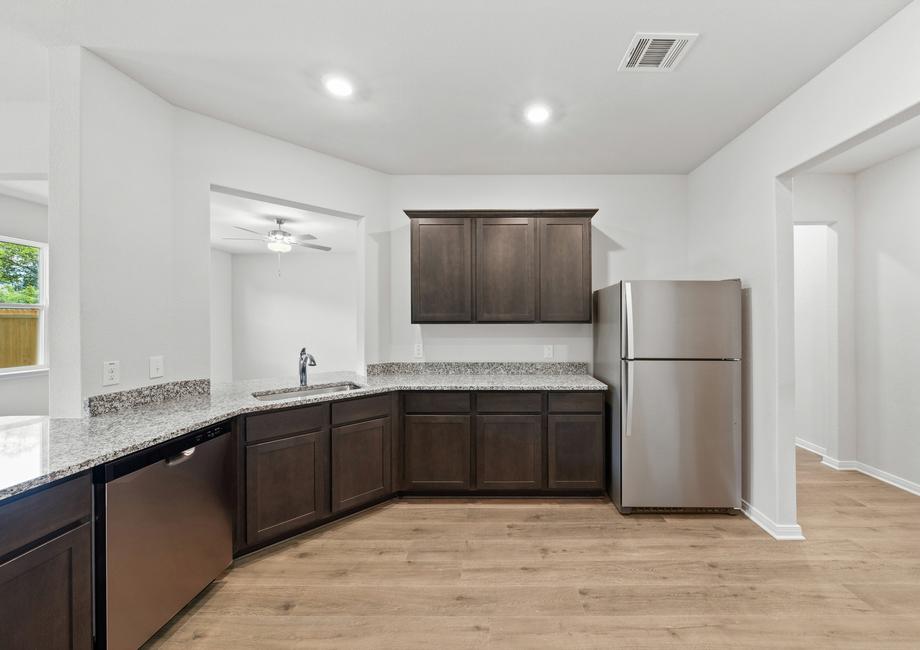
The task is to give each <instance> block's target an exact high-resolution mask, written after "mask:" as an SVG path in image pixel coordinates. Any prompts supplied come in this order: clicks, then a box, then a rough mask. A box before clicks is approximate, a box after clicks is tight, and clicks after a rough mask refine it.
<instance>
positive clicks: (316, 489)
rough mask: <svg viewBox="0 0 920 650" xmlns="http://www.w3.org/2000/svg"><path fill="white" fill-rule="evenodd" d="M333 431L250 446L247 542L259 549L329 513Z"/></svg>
mask: <svg viewBox="0 0 920 650" xmlns="http://www.w3.org/2000/svg"><path fill="white" fill-rule="evenodd" d="M328 436H329V430H328V429H323V430H322V431H315V432H313V433H304V434H301V435H297V436H291V437H290V438H283V439H281V440H274V441H272V442H263V443H259V444H255V445H249V446H248V447H246V542H247V543H248V544H258V543H261V542H265V541H268V540H271V539H275V538H276V537H280V536H281V535H283V534H284V533H287V532H289V531H292V530H296V529H298V528H301V527H303V526H305V525H306V524H308V523H310V522H311V521H314V520H316V519H320V518H321V517H323V516H324V515H326V514H327V513H328V512H329V506H328V504H327V496H326V494H327V493H326V481H327V478H326V477H327V471H326V462H327V461H326V459H327V457H328V453H327V439H328Z"/></svg>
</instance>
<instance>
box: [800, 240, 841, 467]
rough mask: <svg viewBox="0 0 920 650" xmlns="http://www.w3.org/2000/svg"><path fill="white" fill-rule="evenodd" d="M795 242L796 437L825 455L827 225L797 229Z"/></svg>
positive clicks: (828, 314) (828, 295) (828, 322)
mask: <svg viewBox="0 0 920 650" xmlns="http://www.w3.org/2000/svg"><path fill="white" fill-rule="evenodd" d="M794 240H795V241H794V246H795V435H796V438H797V439H799V440H802V441H804V442H806V443H808V444H810V445H811V446H812V447H814V448H817V449H820V450H823V453H826V451H827V443H828V439H829V438H830V432H829V430H828V429H829V426H830V423H829V422H828V415H829V410H830V404H829V399H828V398H829V395H828V390H827V387H828V383H829V381H830V379H831V373H830V368H829V365H830V357H831V343H830V331H829V330H830V327H831V320H832V318H831V316H832V314H831V304H830V301H831V292H830V278H829V275H830V273H831V272H832V269H831V268H829V266H828V257H829V256H828V248H829V247H830V246H831V241H830V237H829V232H828V226H824V225H796V226H795V231H794Z"/></svg>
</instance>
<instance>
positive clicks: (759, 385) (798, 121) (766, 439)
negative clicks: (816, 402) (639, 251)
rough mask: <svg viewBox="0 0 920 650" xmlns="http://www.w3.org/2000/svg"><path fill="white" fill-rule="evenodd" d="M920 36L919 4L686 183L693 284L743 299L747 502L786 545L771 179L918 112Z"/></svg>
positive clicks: (786, 276) (785, 399)
mask: <svg viewBox="0 0 920 650" xmlns="http://www.w3.org/2000/svg"><path fill="white" fill-rule="evenodd" d="M918 25H920V2H917V1H915V2H913V3H911V4H910V5H908V6H907V7H906V8H905V9H903V10H902V11H901V12H899V13H898V14H896V15H895V16H894V17H893V18H892V19H891V20H889V21H888V22H887V23H885V24H884V25H882V26H881V27H880V28H879V29H878V30H877V31H876V32H874V33H873V34H871V35H870V36H868V37H867V38H866V39H864V40H863V41H861V42H860V43H859V44H858V45H856V46H855V47H854V48H853V49H852V50H850V51H849V52H848V53H846V54H845V55H844V56H842V57H841V58H840V59H838V60H837V61H835V62H834V63H833V64H831V65H830V66H829V67H828V68H826V69H825V70H824V71H823V72H821V73H820V74H819V75H817V76H816V77H815V78H814V79H812V80H811V81H809V82H808V83H807V84H805V85H804V86H802V87H801V88H800V89H799V90H797V91H796V92H795V93H793V94H792V95H791V96H790V97H788V98H787V99H786V100H784V101H783V102H782V103H780V104H779V105H778V106H777V107H776V108H774V109H773V110H772V111H770V112H769V113H768V114H767V115H765V116H764V117H763V118H761V119H760V120H759V121H758V122H757V123H756V124H754V125H753V126H751V127H750V128H749V129H747V130H746V131H745V132H744V133H742V134H741V135H739V136H738V137H737V138H735V139H734V140H733V141H732V142H731V143H729V144H728V145H726V146H725V147H724V148H723V149H721V150H720V151H719V152H717V153H716V154H715V155H713V156H712V157H711V158H710V159H709V160H707V161H706V162H704V163H703V164H702V165H700V166H699V167H698V168H697V169H696V170H694V171H693V173H691V174H690V179H689V228H688V233H689V261H690V269H691V272H692V273H693V274H694V275H696V276H701V277H704V276H716V277H725V276H736V277H741V278H742V279H743V280H744V286H745V288H746V289H747V293H746V296H747V300H748V306H747V307H746V309H747V313H748V324H747V330H748V332H749V336H748V340H747V341H746V342H745V355H746V356H747V357H748V360H747V367H748V369H747V372H746V377H745V387H744V390H745V400H746V404H747V407H746V416H745V423H744V434H743V437H744V452H743V455H744V467H743V474H744V477H745V479H744V486H743V498H744V500H745V502H746V503H747V504H748V506H747V507H748V509H749V510H750V511H751V512H753V513H754V514H755V516H758V517H759V518H760V521H762V522H763V523H764V524H765V525H766V526H767V527H769V528H770V529H771V531H772V532H774V533H775V534H778V535H781V536H795V535H797V534H798V533H799V529H798V526H797V525H796V514H795V513H796V506H795V446H794V414H793V405H794V370H793V365H794V364H793V358H794V352H793V338H794V332H793V330H794V323H793V279H792V267H793V259H792V257H793V256H792V221H793V211H792V209H791V207H790V205H789V204H791V198H790V197H789V196H788V193H789V190H788V188H786V187H784V186H782V185H778V184H777V181H776V179H777V177H778V176H780V175H782V174H785V173H786V172H787V171H789V170H792V169H793V168H794V167H796V166H798V165H801V164H802V163H805V162H806V161H808V160H811V159H812V158H814V157H816V156H818V155H820V154H822V153H823V152H825V151H828V150H829V149H831V148H833V147H835V146H836V145H838V144H840V143H841V142H844V141H845V140H848V139H849V138H851V137H853V136H856V135H857V134H859V133H861V132H863V131H865V130H867V129H869V128H871V127H873V126H875V125H876V124H879V123H881V122H883V121H885V120H887V119H889V118H892V117H893V116H896V115H898V114H899V113H902V112H904V111H907V110H909V109H911V108H912V107H914V106H915V105H916V104H917V103H918V102H920V75H918V74H917V68H916V61H917V60H918V59H920V39H917V38H916V30H917V26H918ZM853 98H858V101H854V99H853Z"/></svg>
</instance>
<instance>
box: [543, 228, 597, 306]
mask: <svg viewBox="0 0 920 650" xmlns="http://www.w3.org/2000/svg"><path fill="white" fill-rule="evenodd" d="M537 221H538V229H539V234H538V237H539V241H540V320H541V321H543V322H544V323H590V322H591V218H590V217H587V218H584V217H575V218H557V217H543V218H540V219H538V220H537Z"/></svg>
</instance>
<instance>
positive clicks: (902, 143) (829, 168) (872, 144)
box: [808, 117, 920, 174]
mask: <svg viewBox="0 0 920 650" xmlns="http://www.w3.org/2000/svg"><path fill="white" fill-rule="evenodd" d="M918 147H920V117H915V118H913V119H910V120H907V121H906V122H902V123H901V124H899V125H898V126H895V127H893V128H890V129H888V130H887V131H883V132H882V133H880V134H878V135H877V136H875V137H873V138H870V139H868V140H866V141H865V142H861V143H860V144H857V145H856V146H854V147H851V148H850V149H847V150H846V151H844V152H842V153H840V154H838V155H836V156H834V157H833V158H831V159H829V160H826V161H824V162H823V163H820V164H818V165H815V166H814V167H811V168H809V169H808V173H816V174H855V173H857V172H861V171H862V170H864V169H868V168H869V167H872V166H873V165H877V164H879V163H880V162H884V161H886V160H890V159H892V158H894V157H895V156H900V155H901V154H904V153H907V152H908V151H912V150H914V149H917V148H918Z"/></svg>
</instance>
